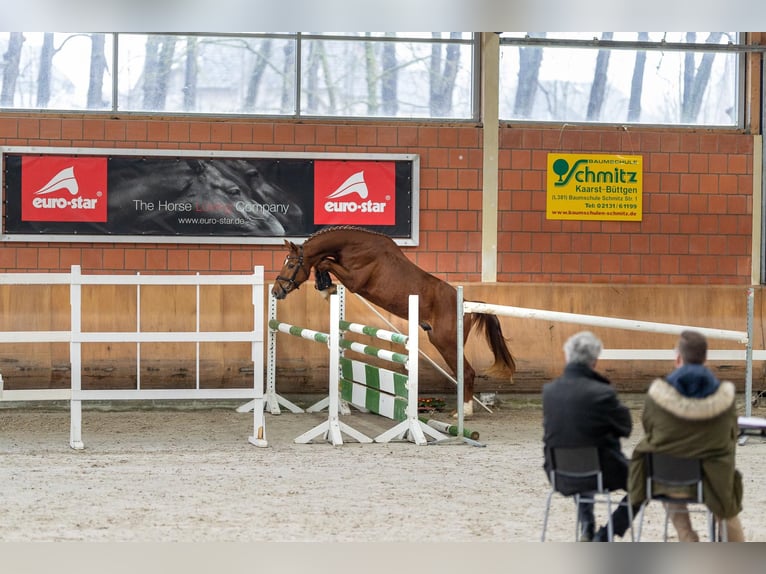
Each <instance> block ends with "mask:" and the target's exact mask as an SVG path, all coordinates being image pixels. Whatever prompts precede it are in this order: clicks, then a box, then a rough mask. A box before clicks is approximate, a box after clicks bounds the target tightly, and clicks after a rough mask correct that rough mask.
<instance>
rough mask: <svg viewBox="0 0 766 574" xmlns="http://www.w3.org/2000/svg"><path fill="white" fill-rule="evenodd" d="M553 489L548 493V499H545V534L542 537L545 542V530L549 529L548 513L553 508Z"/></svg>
mask: <svg viewBox="0 0 766 574" xmlns="http://www.w3.org/2000/svg"><path fill="white" fill-rule="evenodd" d="M553 492H554V491H553V490H552V489H551V491H550V492H549V493H548V499H547V500H546V501H545V514H544V515H543V534H542V536H541V538H540V542H545V532H546V530H547V529H548V513H549V512H550V510H551V498H553Z"/></svg>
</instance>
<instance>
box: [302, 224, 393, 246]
mask: <svg viewBox="0 0 766 574" xmlns="http://www.w3.org/2000/svg"><path fill="white" fill-rule="evenodd" d="M330 231H361V232H363V233H369V234H370V235H379V236H381V237H386V238H388V239H390V237H388V235H386V234H385V233H381V232H380V231H373V230H371V229H365V228H364V227H357V226H355V225H334V226H332V227H325V228H323V229H320V230H319V231H315V232H314V233H312V234H311V235H309V236H308V238H307V239H306V241H305V243H308V242H309V241H311V240H312V239H314V238H315V237H317V236H319V235H324V234H325V233H329V232H330Z"/></svg>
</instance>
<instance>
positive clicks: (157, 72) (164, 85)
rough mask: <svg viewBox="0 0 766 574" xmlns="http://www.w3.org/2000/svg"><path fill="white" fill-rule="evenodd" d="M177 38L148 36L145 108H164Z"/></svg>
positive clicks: (145, 63)
mask: <svg viewBox="0 0 766 574" xmlns="http://www.w3.org/2000/svg"><path fill="white" fill-rule="evenodd" d="M175 45H176V39H175V37H174V36H155V35H152V34H150V35H149V36H147V38H146V60H145V62H144V109H147V110H164V109H165V100H166V98H167V93H168V83H169V81H170V71H171V68H172V65H173V54H174V52H175Z"/></svg>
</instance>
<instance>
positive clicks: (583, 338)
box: [564, 331, 603, 366]
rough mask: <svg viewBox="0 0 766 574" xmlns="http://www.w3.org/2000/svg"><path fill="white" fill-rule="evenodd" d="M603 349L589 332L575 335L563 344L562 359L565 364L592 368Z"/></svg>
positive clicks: (598, 340)
mask: <svg viewBox="0 0 766 574" xmlns="http://www.w3.org/2000/svg"><path fill="white" fill-rule="evenodd" d="M602 348H603V346H602V344H601V340H600V339H599V338H598V337H596V335H594V334H593V333H591V332H590V331H580V332H579V333H575V334H574V335H572V336H571V337H569V339H567V342H566V343H564V357H566V361H567V363H579V364H583V365H588V366H593V365H594V364H596V360H597V359H598V357H599V355H600V354H601V349H602Z"/></svg>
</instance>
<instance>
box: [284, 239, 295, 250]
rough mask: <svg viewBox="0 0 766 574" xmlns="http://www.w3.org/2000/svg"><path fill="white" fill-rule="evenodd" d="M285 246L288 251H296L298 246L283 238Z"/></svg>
mask: <svg viewBox="0 0 766 574" xmlns="http://www.w3.org/2000/svg"><path fill="white" fill-rule="evenodd" d="M285 247H287V248H288V249H289V250H290V251H296V250H297V249H298V248H297V247H296V246H295V243H293V242H292V241H288V240H287V239H285Z"/></svg>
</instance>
